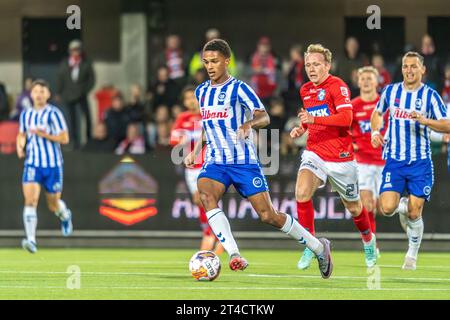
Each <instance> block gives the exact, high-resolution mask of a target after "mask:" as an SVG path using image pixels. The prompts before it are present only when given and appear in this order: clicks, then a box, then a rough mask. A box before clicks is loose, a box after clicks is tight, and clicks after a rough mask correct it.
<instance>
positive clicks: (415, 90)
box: [402, 81, 425, 92]
mask: <svg viewBox="0 0 450 320" xmlns="http://www.w3.org/2000/svg"><path fill="white" fill-rule="evenodd" d="M424 85H425V84H424V83H423V82H421V83H420V86H419V87H417V89H414V90H409V89H406V87H405V82H404V81H402V89H403V90H404V91H407V92H417V91H419V90H420V89H422V87H423V86H424Z"/></svg>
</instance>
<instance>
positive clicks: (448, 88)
mask: <svg viewBox="0 0 450 320" xmlns="http://www.w3.org/2000/svg"><path fill="white" fill-rule="evenodd" d="M442 99H444V102H445V103H446V104H447V106H448V107H449V108H450V64H448V65H447V66H446V67H445V82H444V89H442Z"/></svg>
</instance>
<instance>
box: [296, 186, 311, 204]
mask: <svg viewBox="0 0 450 320" xmlns="http://www.w3.org/2000/svg"><path fill="white" fill-rule="evenodd" d="M311 198H312V194H311V191H310V190H308V189H306V188H297V189H296V190H295V200H297V201H298V202H306V201H309V200H311Z"/></svg>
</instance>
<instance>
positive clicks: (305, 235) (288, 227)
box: [280, 214, 324, 255]
mask: <svg viewBox="0 0 450 320" xmlns="http://www.w3.org/2000/svg"><path fill="white" fill-rule="evenodd" d="M285 215H286V222H285V223H284V226H283V227H282V228H281V229H280V230H281V231H283V232H284V233H286V234H287V235H288V236H290V237H291V238H294V239H295V240H297V241H298V242H299V243H300V244H303V245H305V246H306V247H308V248H309V249H310V250H311V251H312V252H314V253H315V254H316V255H321V254H322V253H323V250H324V248H323V245H322V243H321V242H320V241H319V240H318V239H317V238H316V237H314V236H313V235H312V234H311V233H309V232H308V231H307V230H306V229H305V228H303V227H302V226H301V225H300V224H299V223H298V222H297V220H295V219H294V218H292V217H291V216H290V215H287V214H285Z"/></svg>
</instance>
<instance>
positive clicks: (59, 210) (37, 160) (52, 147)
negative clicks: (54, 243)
mask: <svg viewBox="0 0 450 320" xmlns="http://www.w3.org/2000/svg"><path fill="white" fill-rule="evenodd" d="M49 98H50V89H49V85H48V83H47V82H46V81H44V80H36V81H34V82H33V84H32V87H31V99H32V100H33V108H30V109H28V110H24V111H23V112H22V113H21V115H20V131H19V134H18V136H17V155H18V156H19V158H25V163H24V170H23V177H22V183H23V185H22V189H23V194H24V198H25V207H24V210H23V222H24V226H25V232H26V236H27V238H26V239H23V240H22V247H23V248H24V249H26V250H28V251H29V252H31V253H35V252H36V251H37V246H36V226H37V213H36V209H37V206H38V200H39V195H40V192H41V186H42V187H44V189H45V191H46V198H47V205H48V208H49V209H50V211H52V212H54V213H55V215H56V216H57V217H58V218H59V219H60V221H61V231H62V234H63V236H69V235H70V234H71V233H72V229H73V228H72V213H71V212H70V210H69V209H68V208H67V206H66V204H65V203H64V201H62V200H61V192H62V186H63V158H62V154H61V147H60V145H61V144H67V143H69V133H68V130H67V125H66V121H65V120H64V117H63V115H62V113H61V111H60V110H59V109H58V108H57V107H55V106H53V105H51V104H49V103H47V101H48V99H49Z"/></svg>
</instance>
